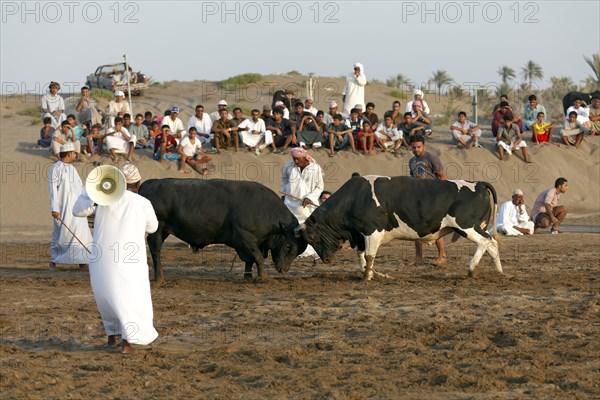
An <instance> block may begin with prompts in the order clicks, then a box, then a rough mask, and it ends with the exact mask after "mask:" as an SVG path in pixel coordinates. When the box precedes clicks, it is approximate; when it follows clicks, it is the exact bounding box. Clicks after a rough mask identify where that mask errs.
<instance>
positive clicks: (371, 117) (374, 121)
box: [361, 102, 379, 131]
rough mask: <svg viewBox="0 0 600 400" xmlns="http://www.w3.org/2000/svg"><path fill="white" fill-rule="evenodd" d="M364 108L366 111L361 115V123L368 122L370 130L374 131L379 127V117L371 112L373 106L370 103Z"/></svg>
mask: <svg viewBox="0 0 600 400" xmlns="http://www.w3.org/2000/svg"><path fill="white" fill-rule="evenodd" d="M366 108H367V111H365V112H364V113H363V114H362V115H361V119H362V120H363V121H364V120H368V121H369V122H370V123H371V129H373V130H374V131H376V130H377V127H378V126H379V117H378V116H377V114H375V113H374V112H373V110H374V109H375V104H373V103H372V102H368V103H367V105H366Z"/></svg>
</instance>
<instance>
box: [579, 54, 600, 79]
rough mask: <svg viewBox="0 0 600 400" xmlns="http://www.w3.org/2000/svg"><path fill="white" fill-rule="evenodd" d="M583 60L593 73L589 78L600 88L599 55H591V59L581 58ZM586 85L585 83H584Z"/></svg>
mask: <svg viewBox="0 0 600 400" xmlns="http://www.w3.org/2000/svg"><path fill="white" fill-rule="evenodd" d="M583 59H584V60H585V62H586V63H587V65H589V66H590V68H591V69H592V71H594V75H595V77H594V75H591V76H590V78H591V79H592V81H596V85H597V86H600V53H596V54H593V55H592V58H588V57H586V56H583ZM586 84H587V82H586Z"/></svg>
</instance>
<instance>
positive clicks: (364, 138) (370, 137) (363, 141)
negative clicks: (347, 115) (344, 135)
mask: <svg viewBox="0 0 600 400" xmlns="http://www.w3.org/2000/svg"><path fill="white" fill-rule="evenodd" d="M354 141H355V142H356V150H357V151H360V150H362V152H363V154H364V155H370V154H373V153H374V151H375V144H374V143H375V133H374V132H373V129H371V122H369V121H368V120H365V121H363V123H362V128H361V129H360V130H359V131H358V132H357V133H356V135H355V136H354Z"/></svg>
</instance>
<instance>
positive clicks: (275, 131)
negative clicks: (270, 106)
mask: <svg viewBox="0 0 600 400" xmlns="http://www.w3.org/2000/svg"><path fill="white" fill-rule="evenodd" d="M265 125H266V128H267V130H266V132H265V144H266V145H267V146H269V145H270V146H271V147H272V149H273V153H275V154H287V151H286V150H287V148H288V146H289V145H290V144H291V143H292V140H293V139H294V137H293V135H292V124H291V123H290V121H289V120H288V119H284V118H283V111H282V110H281V108H279V107H277V108H275V109H274V110H273V118H271V119H269V120H267V122H265ZM279 147H282V148H281V149H279Z"/></svg>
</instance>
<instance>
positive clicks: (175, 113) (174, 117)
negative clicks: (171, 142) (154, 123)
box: [162, 106, 186, 143]
mask: <svg viewBox="0 0 600 400" xmlns="http://www.w3.org/2000/svg"><path fill="white" fill-rule="evenodd" d="M162 124H163V125H169V128H170V130H171V135H173V137H174V138H175V140H176V141H177V143H179V142H180V141H181V139H182V138H183V137H184V136H185V135H186V131H185V129H184V128H183V121H181V119H180V118H179V107H177V106H173V107H171V113H170V114H169V115H166V116H165V117H164V118H163V120H162Z"/></svg>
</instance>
